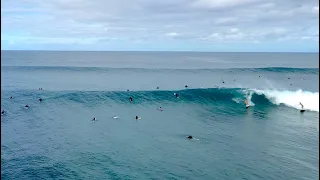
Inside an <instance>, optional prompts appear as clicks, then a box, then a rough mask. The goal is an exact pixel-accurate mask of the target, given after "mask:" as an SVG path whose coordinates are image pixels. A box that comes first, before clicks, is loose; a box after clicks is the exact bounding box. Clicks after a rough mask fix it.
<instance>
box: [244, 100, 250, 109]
mask: <svg viewBox="0 0 320 180" xmlns="http://www.w3.org/2000/svg"><path fill="white" fill-rule="evenodd" d="M244 103H246V108H249V106H250V105H249V103H248V100H244Z"/></svg>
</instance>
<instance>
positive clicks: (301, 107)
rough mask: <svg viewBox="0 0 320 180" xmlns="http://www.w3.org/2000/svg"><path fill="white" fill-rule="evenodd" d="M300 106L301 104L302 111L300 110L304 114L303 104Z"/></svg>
mask: <svg viewBox="0 0 320 180" xmlns="http://www.w3.org/2000/svg"><path fill="white" fill-rule="evenodd" d="M299 104H300V106H301V110H300V112H304V111H305V110H304V109H303V105H302V103H301V102H299Z"/></svg>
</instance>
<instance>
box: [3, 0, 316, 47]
mask: <svg viewBox="0 0 320 180" xmlns="http://www.w3.org/2000/svg"><path fill="white" fill-rule="evenodd" d="M318 20H319V4H318V1H316V0H305V1H300V0H277V1H275V0H161V1H150V0H116V1H114V0H94V1H88V0H46V1H43V0H26V1H23V0H16V1H11V0H3V1H1V25H2V34H5V35H10V36H18V37H25V36H28V37H29V39H28V40H31V39H32V40H37V42H40V41H41V42H42V43H54V42H61V41H63V39H66V42H69V43H81V42H82V43H95V42H105V41H110V40H115V39H117V40H130V41H135V42H145V41H157V40H163V39H171V40H177V41H179V40H180V41H181V40H182V39H191V40H195V41H205V42H225V41H227V42H229V41H247V42H254V43H257V42H261V41H278V40H296V39H299V40H316V39H318V36H319V33H318V32H319V28H318V24H319V22H318ZM30 38H31V39H30ZM21 40H26V38H21ZM317 41H318V40H317Z"/></svg>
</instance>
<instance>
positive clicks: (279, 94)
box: [253, 89, 319, 112]
mask: <svg viewBox="0 0 320 180" xmlns="http://www.w3.org/2000/svg"><path fill="white" fill-rule="evenodd" d="M253 91H254V92H255V93H257V94H260V95H261V94H263V95H265V96H266V97H267V98H268V99H269V100H270V101H271V102H272V103H273V104H276V105H279V104H285V105H287V106H289V107H293V108H296V109H301V106H300V104H299V102H301V103H302V104H303V106H304V109H306V110H311V111H317V112H319V92H309V91H302V90H301V89H300V90H297V91H279V90H257V89H253Z"/></svg>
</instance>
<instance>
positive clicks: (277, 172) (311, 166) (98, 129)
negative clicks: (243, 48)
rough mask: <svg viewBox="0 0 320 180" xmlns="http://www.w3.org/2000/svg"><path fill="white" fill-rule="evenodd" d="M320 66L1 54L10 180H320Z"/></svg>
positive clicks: (190, 57) (200, 57) (230, 58)
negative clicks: (302, 107) (319, 179)
mask: <svg viewBox="0 0 320 180" xmlns="http://www.w3.org/2000/svg"><path fill="white" fill-rule="evenodd" d="M318 58H319V55H318V54H315V53H310V54H309V53H192V52H189V53H188V52H179V53H178V52H176V53H169V52H45V51H1V110H5V111H6V113H5V115H3V116H1V141H2V143H1V178H3V179H230V180H234V179H268V180H271V179H299V180H300V179H317V178H318V177H319V69H318V66H319V60H318ZM185 85H188V87H187V88H185V87H184V86H185ZM157 87H159V89H157ZM38 88H43V90H38ZM127 90H129V91H127ZM174 93H178V94H179V98H176V97H175V96H174V95H173V94H174ZM11 96H12V97H13V99H10V97H11ZM129 97H133V99H134V100H133V102H130V101H129ZM39 98H42V99H43V101H42V102H39V101H38V99H39ZM246 98H247V99H248V100H249V103H250V105H251V107H249V108H248V109H246V108H245V104H244V100H245V99H246ZM299 102H301V103H302V104H303V105H304V108H305V109H306V111H305V112H304V113H300V111H299V110H300V105H299ZM26 104H28V105H29V109H26V108H25V107H24V106H25V105H26ZM159 107H162V108H163V111H158V108H159ZM113 116H118V117H119V118H117V119H114V118H113ZM136 116H139V117H141V119H140V120H135V117H136ZM94 117H95V118H97V121H92V119H93V118H94ZM189 135H192V136H193V137H194V139H193V140H188V139H187V136H189Z"/></svg>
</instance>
